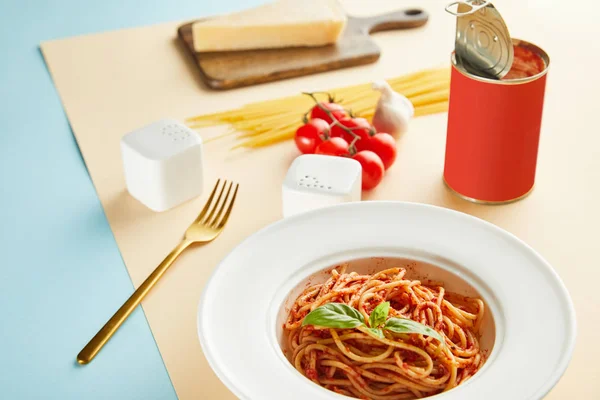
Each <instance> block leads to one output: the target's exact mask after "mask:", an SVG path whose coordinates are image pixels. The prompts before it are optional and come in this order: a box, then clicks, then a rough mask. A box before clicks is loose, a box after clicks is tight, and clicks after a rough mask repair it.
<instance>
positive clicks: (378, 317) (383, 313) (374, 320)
mask: <svg viewBox="0 0 600 400" xmlns="http://www.w3.org/2000/svg"><path fill="white" fill-rule="evenodd" d="M389 312H390V302H389V301H385V302H383V303H381V304H379V305H378V306H377V307H375V309H374V310H373V312H371V315H369V325H371V328H379V327H380V326H381V325H383V324H385V320H386V319H387V317H388V313H389Z"/></svg>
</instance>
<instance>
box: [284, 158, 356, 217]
mask: <svg viewBox="0 0 600 400" xmlns="http://www.w3.org/2000/svg"><path fill="white" fill-rule="evenodd" d="M361 179H362V167H361V166H360V163H359V162H358V161H356V160H353V159H351V158H345V157H333V156H325V155H317V154H305V155H302V156H299V157H297V158H296V159H295V160H294V162H293V163H292V165H291V166H290V168H289V169H288V172H287V175H286V177H285V179H284V181H283V193H282V197H283V199H282V200H283V216H284V217H289V216H290V215H293V214H297V213H300V212H304V211H308V210H312V209H315V208H320V207H325V206H330V205H334V204H338V203H345V202H351V201H360V196H361Z"/></svg>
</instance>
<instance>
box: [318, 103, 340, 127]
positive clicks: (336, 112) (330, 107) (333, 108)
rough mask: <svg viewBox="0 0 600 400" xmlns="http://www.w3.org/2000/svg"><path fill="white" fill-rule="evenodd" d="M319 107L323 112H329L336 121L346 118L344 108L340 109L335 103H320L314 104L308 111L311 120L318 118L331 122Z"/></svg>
mask: <svg viewBox="0 0 600 400" xmlns="http://www.w3.org/2000/svg"><path fill="white" fill-rule="evenodd" d="M319 105H320V106H321V107H323V108H324V109H325V110H327V111H329V112H330V113H331V114H332V115H333V116H334V117H335V119H337V120H340V119H342V118H345V117H346V110H344V107H342V106H341V105H339V104H337V103H325V102H320V103H319V104H315V106H314V107H313V108H312V110H311V111H310V117H311V118H320V119H322V120H325V121H327V122H329V123H332V122H333V120H332V119H331V117H330V116H329V115H328V114H327V112H326V111H325V110H323V108H321V107H319Z"/></svg>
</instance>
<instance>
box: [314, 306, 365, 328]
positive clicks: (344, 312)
mask: <svg viewBox="0 0 600 400" xmlns="http://www.w3.org/2000/svg"><path fill="white" fill-rule="evenodd" d="M364 324H365V319H364V317H363V316H362V314H361V313H360V312H358V310H356V309H355V308H352V307H350V306H349V305H347V304H343V303H327V304H325V305H322V306H321V307H317V308H315V309H314V310H312V311H311V312H310V313H309V314H308V315H307V316H306V317H304V321H302V326H305V325H316V326H323V327H326V328H355V327H357V326H359V325H364Z"/></svg>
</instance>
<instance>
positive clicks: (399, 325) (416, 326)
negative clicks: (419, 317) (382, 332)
mask: <svg viewBox="0 0 600 400" xmlns="http://www.w3.org/2000/svg"><path fill="white" fill-rule="evenodd" d="M383 329H387V330H388V331H392V332H395V333H420V334H421V335H425V336H431V337H433V338H435V339H437V340H439V341H440V342H441V343H442V344H443V343H444V339H443V338H442V335H440V334H439V333H437V332H436V331H435V330H433V329H431V328H430V327H428V326H427V325H423V324H421V323H419V322H416V321H413V320H412V319H407V318H390V319H388V320H387V322H386V323H385V326H384V327H383Z"/></svg>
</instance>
